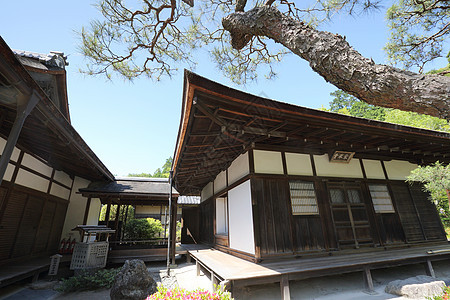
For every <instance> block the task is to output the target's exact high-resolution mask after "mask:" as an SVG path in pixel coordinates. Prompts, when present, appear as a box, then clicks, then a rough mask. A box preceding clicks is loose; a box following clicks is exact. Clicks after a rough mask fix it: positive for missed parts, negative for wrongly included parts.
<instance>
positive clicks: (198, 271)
mask: <svg viewBox="0 0 450 300" xmlns="http://www.w3.org/2000/svg"><path fill="white" fill-rule="evenodd" d="M195 268H196V269H197V276H200V263H199V262H198V260H196V261H195Z"/></svg>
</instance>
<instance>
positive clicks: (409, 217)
mask: <svg viewBox="0 0 450 300" xmlns="http://www.w3.org/2000/svg"><path fill="white" fill-rule="evenodd" d="M390 186H391V190H392V193H393V196H394V199H393V200H394V201H395V203H396V206H397V210H398V214H399V217H400V222H401V224H402V227H403V231H404V232H405V237H406V241H408V242H420V241H423V240H424V239H425V236H424V233H423V230H422V226H421V225H420V220H419V216H418V214H417V210H416V207H415V204H414V202H413V200H412V199H411V194H410V191H409V189H408V186H407V184H406V183H403V182H392V183H391V184H390Z"/></svg>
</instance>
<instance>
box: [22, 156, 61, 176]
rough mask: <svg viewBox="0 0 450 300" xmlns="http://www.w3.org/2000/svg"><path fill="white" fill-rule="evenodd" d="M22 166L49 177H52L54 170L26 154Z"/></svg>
mask: <svg viewBox="0 0 450 300" xmlns="http://www.w3.org/2000/svg"><path fill="white" fill-rule="evenodd" d="M22 165H24V166H26V167H28V168H30V169H32V170H34V171H36V172H39V173H40V174H43V175H45V176H47V177H51V176H52V172H53V169H52V168H51V167H49V166H47V165H46V164H44V163H43V162H41V161H40V160H38V159H36V158H34V157H33V156H31V155H29V154H27V153H25V154H24V156H23V159H22Z"/></svg>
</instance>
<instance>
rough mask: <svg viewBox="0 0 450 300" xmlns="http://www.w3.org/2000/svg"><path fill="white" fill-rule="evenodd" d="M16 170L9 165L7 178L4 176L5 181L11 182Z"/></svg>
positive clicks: (6, 173)
mask: <svg viewBox="0 0 450 300" xmlns="http://www.w3.org/2000/svg"><path fill="white" fill-rule="evenodd" d="M14 168H15V166H14V165H12V164H8V166H7V167H6V172H5V176H3V180H6V181H11V178H12V175H13V173H14Z"/></svg>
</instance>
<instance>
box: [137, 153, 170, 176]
mask: <svg viewBox="0 0 450 300" xmlns="http://www.w3.org/2000/svg"><path fill="white" fill-rule="evenodd" d="M172 161H173V159H172V157H169V158H168V159H166V162H165V163H164V165H163V166H162V167H161V168H158V169H156V170H155V172H153V174H150V173H140V174H131V173H130V174H128V176H129V177H156V178H169V172H170V169H171V168H172Z"/></svg>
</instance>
